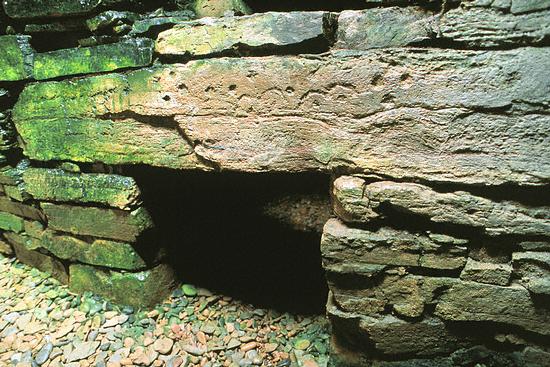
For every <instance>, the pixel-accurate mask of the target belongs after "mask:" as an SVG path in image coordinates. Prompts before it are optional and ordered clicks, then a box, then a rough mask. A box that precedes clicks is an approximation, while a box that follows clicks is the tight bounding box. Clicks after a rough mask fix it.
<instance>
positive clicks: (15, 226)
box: [0, 212, 25, 233]
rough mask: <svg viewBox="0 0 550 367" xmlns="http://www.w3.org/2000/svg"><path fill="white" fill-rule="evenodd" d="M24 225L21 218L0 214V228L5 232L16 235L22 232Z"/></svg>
mask: <svg viewBox="0 0 550 367" xmlns="http://www.w3.org/2000/svg"><path fill="white" fill-rule="evenodd" d="M24 225H25V223H24V222H23V218H20V217H17V216H15V215H13V214H10V213H5V212H0V228H1V229H4V230H6V231H13V232H16V233H19V232H22V231H23V228H24Z"/></svg>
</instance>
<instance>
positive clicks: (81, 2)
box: [3, 0, 101, 18]
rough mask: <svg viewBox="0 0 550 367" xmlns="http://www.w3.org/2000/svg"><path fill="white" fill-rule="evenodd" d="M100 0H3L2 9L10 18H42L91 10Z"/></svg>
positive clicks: (77, 13)
mask: <svg viewBox="0 0 550 367" xmlns="http://www.w3.org/2000/svg"><path fill="white" fill-rule="evenodd" d="M100 3H101V0H78V1H75V0H24V1H22V0H4V1H3V5H4V11H5V12H6V14H7V15H8V16H9V17H11V18H42V17H62V16H69V15H79V14H85V13H88V12H91V11H92V10H94V9H95V8H96V7H97V6H98V5H99V4H100Z"/></svg>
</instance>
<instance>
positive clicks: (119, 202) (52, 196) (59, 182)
mask: <svg viewBox="0 0 550 367" xmlns="http://www.w3.org/2000/svg"><path fill="white" fill-rule="evenodd" d="M23 181H24V182H25V187H26V190H27V192H28V193H29V194H31V195H32V196H33V197H34V198H35V199H38V200H46V201H62V202H69V201H75V202H82V203H97V204H105V205H109V206H112V207H116V208H120V209H126V208H129V207H131V206H133V205H135V204H137V201H138V197H139V195H140V191H139V188H138V187H137V184H136V182H135V180H134V179H133V178H131V177H125V176H120V175H110V174H102V173H68V172H66V171H64V170H62V169H45V168H29V169H28V170H27V171H25V173H24V174H23Z"/></svg>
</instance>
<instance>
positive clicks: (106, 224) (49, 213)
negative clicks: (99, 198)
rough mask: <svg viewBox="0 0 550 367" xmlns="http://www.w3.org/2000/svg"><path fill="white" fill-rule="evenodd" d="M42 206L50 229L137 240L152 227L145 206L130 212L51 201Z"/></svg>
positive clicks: (122, 239) (123, 239)
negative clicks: (58, 203) (52, 202)
mask: <svg viewBox="0 0 550 367" xmlns="http://www.w3.org/2000/svg"><path fill="white" fill-rule="evenodd" d="M41 206H42V209H43V210H44V213H45V214H46V217H47V218H48V227H49V228H51V229H54V230H59V231H63V232H69V233H74V234H79V235H88V236H95V237H103V238H111V239H115V240H120V241H128V242H135V241H136V239H137V237H138V236H139V235H140V234H141V233H142V232H143V231H144V230H146V229H148V228H151V227H152V226H153V223H152V221H151V217H150V216H149V214H148V213H147V211H146V210H145V209H144V208H139V209H136V210H134V211H132V212H129V211H123V210H118V209H102V208H93V207H81V206H70V205H57V204H51V203H42V204H41Z"/></svg>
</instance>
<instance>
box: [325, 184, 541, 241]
mask: <svg viewBox="0 0 550 367" xmlns="http://www.w3.org/2000/svg"><path fill="white" fill-rule="evenodd" d="M336 181H337V182H336V183H335V185H334V190H333V193H334V197H335V199H336V200H337V201H338V204H337V206H336V207H337V208H338V210H339V212H340V213H342V215H343V218H345V219H351V221H368V220H372V219H376V218H381V217H384V214H383V212H384V209H388V208H391V209H393V210H396V211H399V212H404V213H409V214H415V215H420V216H423V217H426V218H428V219H429V220H431V221H432V222H436V223H451V224H459V225H464V226H469V227H473V228H481V229H483V230H484V231H485V232H486V233H487V234H489V235H492V236H496V235H502V234H523V235H540V236H548V235H549V234H550V208H549V207H545V206H541V207H531V206H525V205H522V204H520V203H517V202H512V201H500V202H497V201H492V200H490V199H486V198H483V197H480V196H476V195H472V194H470V193H468V192H464V191H455V192H448V193H440V192H437V191H435V190H433V189H431V188H430V187H427V186H424V185H420V184H413V183H398V182H390V181H379V182H374V183H370V184H366V183H365V182H364V183H363V185H362V186H361V182H360V179H358V178H354V179H350V178H338V179H337V180H336ZM356 209H357V212H356V213H354V212H351V211H353V210H356Z"/></svg>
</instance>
